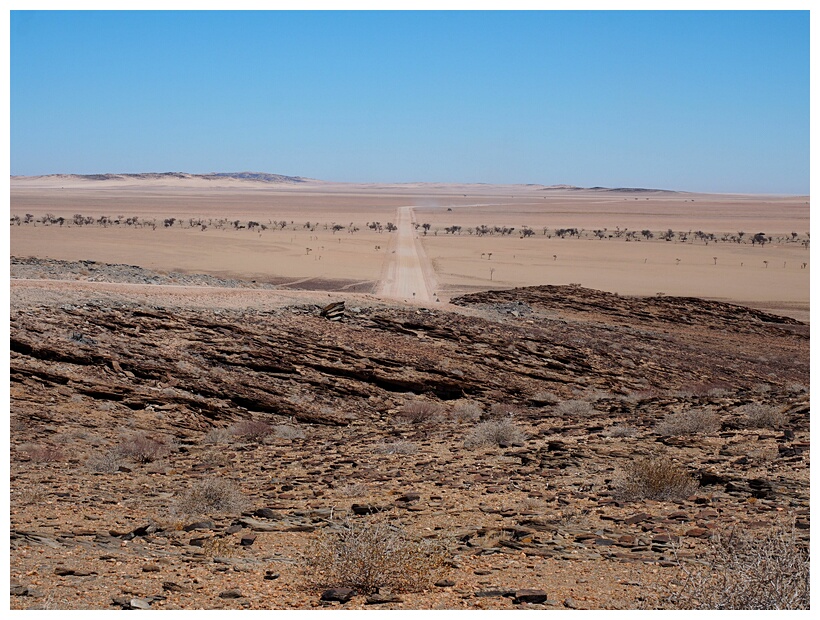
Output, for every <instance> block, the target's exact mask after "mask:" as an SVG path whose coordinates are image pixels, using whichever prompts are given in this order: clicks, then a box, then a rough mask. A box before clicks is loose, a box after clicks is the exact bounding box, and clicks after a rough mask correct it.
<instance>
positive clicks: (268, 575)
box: [10, 287, 809, 609]
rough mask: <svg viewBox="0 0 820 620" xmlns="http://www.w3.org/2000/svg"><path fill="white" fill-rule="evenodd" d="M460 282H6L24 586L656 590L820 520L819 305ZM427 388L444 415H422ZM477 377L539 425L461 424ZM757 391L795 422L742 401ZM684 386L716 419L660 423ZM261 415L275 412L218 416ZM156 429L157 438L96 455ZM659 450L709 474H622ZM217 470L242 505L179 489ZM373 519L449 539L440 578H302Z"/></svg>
mask: <svg viewBox="0 0 820 620" xmlns="http://www.w3.org/2000/svg"><path fill="white" fill-rule="evenodd" d="M453 304H454V305H455V306H456V307H455V308H453V309H450V308H447V309H445V308H442V309H438V308H436V309H433V308H421V307H418V308H417V307H389V306H380V305H373V306H365V305H360V306H354V305H351V304H348V305H347V307H346V310H345V312H344V316H343V317H342V319H341V320H340V321H334V322H331V321H329V320H327V319H326V318H324V317H322V316H321V310H322V308H321V306H318V305H313V304H303V305H296V306H289V307H284V308H280V309H276V310H265V311H260V310H255V309H253V308H247V309H243V310H231V309H213V310H211V311H204V310H201V309H199V310H192V309H185V308H166V307H160V306H153V307H148V306H146V305H145V304H137V303H134V302H131V301H129V300H128V299H127V298H123V300H122V301H119V302H115V301H111V300H106V301H99V300H96V301H95V300H94V299H85V300H83V299H71V300H69V301H67V303H64V304H61V305H43V306H31V305H20V304H17V305H16V304H15V303H14V302H13V303H12V309H11V354H10V378H11V387H10V392H11V451H12V454H11V485H12V498H11V545H12V553H11V578H12V590H11V607H12V608H25V607H37V606H41V605H43V604H45V603H47V604H49V605H53V606H56V607H58V608H72V607H73V608H129V609H133V608H137V609H139V608H160V609H173V608H203V607H204V608H260V609H265V608H310V607H321V606H326V605H331V606H338V605H342V606H343V607H344V608H345V609H348V608H363V607H373V606H376V607H381V608H388V609H393V608H395V609H401V608H433V607H438V608H449V609H459V608H501V609H504V608H514V607H529V608H532V607H543V608H550V607H569V608H635V607H659V606H662V605H663V603H664V600H665V598H664V597H665V596H666V595H668V588H669V587H670V586H668V585H667V584H668V582H669V581H670V580H673V579H674V577H675V575H676V574H677V573H676V572H675V571H677V570H678V568H677V567H678V564H679V562H680V561H682V560H684V561H686V560H687V559H690V560H691V559H694V558H695V557H697V555H698V553H699V552H700V550H701V549H702V548H703V547H704V545H706V544H707V542H708V539H709V537H710V536H711V535H712V534H713V533H714V532H717V531H724V530H726V529H727V528H741V529H743V530H749V531H755V530H764V529H765V528H767V527H770V526H772V525H773V524H775V523H777V522H781V521H783V520H784V519H785V520H793V521H794V522H795V523H796V525H797V528H798V529H797V531H798V533H799V536H800V537H801V538H802V540H803V542H804V544H807V543H808V533H809V530H808V527H809V400H808V388H807V386H808V384H809V355H808V344H809V341H808V328H807V326H805V325H802V324H800V323H799V322H796V321H793V320H791V319H782V318H780V317H776V316H773V315H766V314H764V313H760V312H756V311H751V310H749V309H746V308H741V307H738V306H731V305H728V304H716V303H711V302H703V301H702V300H691V299H685V300H682V299H674V298H651V299H636V298H626V297H619V296H615V295H610V294H607V293H602V292H600V291H591V290H588V289H583V288H580V287H535V288H530V289H517V290H513V291H495V292H488V293H478V294H473V295H467V296H464V297H461V298H459V299H456V300H453ZM459 307H461V308H465V309H468V310H469V312H467V311H466V310H459ZM416 401H424V402H430V403H436V404H438V405H439V406H440V413H439V414H438V415H436V416H433V417H431V418H430V419H428V420H421V421H416V422H411V421H408V420H407V419H406V418H403V417H402V415H401V412H402V408H403V407H404V406H405V405H406V404H407V403H408V402H416ZM465 402H469V403H470V404H471V405H473V406H474V409H473V411H475V410H478V411H480V412H481V413H480V416H481V418H482V419H487V420H492V419H498V418H499V416H500V417H503V418H507V419H511V420H512V421H513V422H514V423H515V424H516V426H517V427H518V428H520V429H521V430H522V431H523V436H522V439H521V440H515V441H511V442H509V443H504V442H502V443H501V444H499V445H495V446H484V447H478V448H467V447H466V446H465V438H467V437H468V436H469V435H470V433H471V432H473V430H474V428H475V426H476V424H478V423H479V419H478V417H477V416H478V414H476V417H470V416H469V415H462V414H459V413H458V412H459V411H465V409H463V408H461V409H460V408H459V406H460V405H462V404H464V403H465ZM567 403H570V404H573V405H574V406H573V407H568V406H566V404H567ZM579 403H580V404H579ZM751 405H758V406H767V407H770V408H772V409H773V410H776V411H777V412H778V413H779V414H780V418H779V419H780V420H781V423H779V424H777V425H775V426H773V427H769V428H765V427H764V428H761V427H753V426H750V425H749V423H748V420H747V418H746V416H745V413H744V411H745V409H744V408H747V407H749V406H751ZM690 411H708V412H710V413H711V414H714V415H715V416H717V418H718V419H719V424H718V426H717V427H716V428H715V429H713V430H709V431H708V432H695V433H688V434H684V435H676V434H668V433H662V432H659V426H660V425H661V423H662V422H664V420H667V419H668V418H669V416H670V415H674V414H681V413H686V412H690ZM247 421H255V422H259V421H262V422H265V423H268V424H271V425H274V426H275V428H276V429H278V430H277V431H276V432H271V433H269V434H267V435H266V436H265V437H264V438H258V439H252V438H249V437H248V436H240V435H236V434H234V435H230V434H228V435H223V436H222V438H221V439H220V440H217V439H215V437H216V435H215V433H214V431H215V430H220V429H223V430H230V429H232V428H236V425H237V424H240V423H242V422H247ZM288 429H289V430H288ZM143 435H147V436H150V437H153V438H154V439H156V440H157V441H159V442H160V443H162V444H163V445H165V446H166V447H167V450H165V451H164V453H163V454H162V455H161V456H157V458H150V459H145V460H144V461H141V460H139V459H136V460H135V459H131V460H126V461H123V462H119V463H117V466H116V467H115V468H111V469H109V470H107V471H99V469H100V468H99V467H96V468H95V467H94V464H95V463H98V462H99V460H100V457H101V456H103V455H105V454H110V451H111V450H112V449H114V448H116V447H117V446H121V445H122V444H123V442H128V441H132V442H133V441H134V440H135V439H134V438H135V437H140V436H143ZM656 453H661V454H664V455H667V456H669V457H670V458H672V459H673V460H674V461H675V462H677V463H679V464H680V465H681V466H682V467H683V468H685V469H686V470H687V471H688V472H689V474H690V475H691V476H692V477H693V478H694V479H695V480H696V481H697V483H698V488H697V490H696V491H695V492H694V493H692V494H691V495H689V496H688V497H686V498H682V499H678V500H675V501H668V500H666V501H656V500H633V499H629V498H626V499H625V498H623V497H622V496H621V495H620V494H619V493H618V483H619V480H620V477H621V476H622V475H623V471H624V468H625V466H626V465H627V464H628V463H630V462H632V460H633V459H634V458H635V457H636V456H648V455H651V454H656ZM204 479H225V480H231V481H233V482H234V483H235V484H236V485H238V486H239V487H240V488H241V490H242V493H243V495H244V497H245V505H244V506H243V507H242V509H237V510H235V511H233V512H232V513H229V514H219V515H206V516H205V517H203V518H194V517H185V516H184V515H180V514H179V513H178V511H175V506H176V502H178V499H179V497H180V496H181V495H183V494H184V492H185V491H186V490H187V489H189V488H190V487H191V485H192V484H193V483H194V482H195V481H199V480H204ZM378 518H389V519H390V520H391V522H393V523H395V524H398V525H401V526H403V527H405V528H407V529H408V530H409V531H412V532H415V533H417V534H418V535H419V536H424V537H434V538H436V539H437V540H440V541H443V542H444V543H445V544H446V545H447V548H448V550H449V554H450V556H449V557H450V561H449V564H448V566H447V571H446V574H445V575H443V576H442V578H441V579H440V584H441V585H437V586H435V587H434V588H433V590H432V591H427V592H422V593H381V594H379V595H376V596H371V597H364V596H358V595H351V596H347V598H346V600H344V601H341V600H338V599H329V600H328V599H325V600H322V599H323V597H322V596H320V595H321V594H322V593H321V592H316V591H312V590H311V589H310V588H309V587H307V586H305V584H304V579H303V577H304V575H303V571H302V570H301V568H300V567H301V558H302V557H303V555H302V554H303V553H305V550H306V549H307V545H308V543H309V542H310V540H311V537H313V536H315V535H316V533H317V532H318V531H320V530H326V529H328V528H330V529H332V528H338V527H340V526H341V524H342V522H343V521H344V520H345V519H353V520H355V519H364V520H369V519H378ZM604 576H606V577H604ZM604 578H605V579H606V586H605V587H602V586H601V585H598V583H597V582H598V580H602V579H604ZM664 588H667V589H666V590H665V589H664ZM342 598H345V597H342Z"/></svg>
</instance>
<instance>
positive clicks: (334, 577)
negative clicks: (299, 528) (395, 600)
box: [303, 521, 446, 594]
mask: <svg viewBox="0 0 820 620" xmlns="http://www.w3.org/2000/svg"><path fill="white" fill-rule="evenodd" d="M445 559H446V555H445V549H444V547H443V546H442V545H441V544H439V543H438V542H436V541H432V540H427V539H422V540H415V539H414V538H412V537H411V536H409V535H408V534H407V533H406V532H405V531H404V530H402V529H400V528H398V527H395V526H393V525H391V524H389V523H387V522H384V521H376V522H367V521H360V522H352V521H347V522H345V523H343V524H342V528H341V530H338V531H328V530H323V531H321V532H320V533H319V534H318V536H316V538H314V539H313V541H312V542H311V544H310V546H309V547H308V549H307V552H306V554H305V556H304V561H303V566H304V569H305V573H306V575H307V578H308V581H309V583H310V585H311V586H313V587H316V588H327V587H344V588H352V589H354V590H356V591H357V592H359V593H361V594H371V593H373V592H377V591H379V590H381V589H386V590H390V591H393V592H402V591H403V592H418V591H421V590H424V589H426V588H428V587H430V585H431V584H432V583H433V581H435V579H436V578H438V577H439V575H440V574H441V572H442V569H443V566H444V561H445Z"/></svg>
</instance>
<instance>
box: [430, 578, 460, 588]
mask: <svg viewBox="0 0 820 620" xmlns="http://www.w3.org/2000/svg"><path fill="white" fill-rule="evenodd" d="M433 585H434V586H436V587H437V588H451V587H453V586H454V585H456V582H455V581H453V580H452V579H441V580H439V581H437V582H436V583H434V584H433Z"/></svg>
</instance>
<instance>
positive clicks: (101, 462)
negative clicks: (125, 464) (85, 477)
mask: <svg viewBox="0 0 820 620" xmlns="http://www.w3.org/2000/svg"><path fill="white" fill-rule="evenodd" d="M122 460H123V459H122V456H121V455H120V452H119V450H108V451H106V452H98V453H94V454H92V455H91V456H89V457H88V458H87V459H86V461H85V467H86V469H88V470H89V471H92V472H96V473H99V474H113V473H116V472H117V471H119V469H120V465H122Z"/></svg>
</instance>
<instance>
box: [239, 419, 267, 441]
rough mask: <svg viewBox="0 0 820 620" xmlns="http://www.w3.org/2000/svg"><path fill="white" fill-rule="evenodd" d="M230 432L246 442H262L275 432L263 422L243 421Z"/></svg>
mask: <svg viewBox="0 0 820 620" xmlns="http://www.w3.org/2000/svg"><path fill="white" fill-rule="evenodd" d="M229 430H230V431H231V433H232V434H233V435H236V436H237V437H241V438H242V439H244V440H245V441H255V442H260V441H262V440H263V439H265V437H267V436H268V435H270V434H271V433H272V432H273V427H272V426H271V425H270V424H268V423H267V422H263V421H262V420H242V421H241V422H237V423H236V424H233V425H231V428H230V429H229Z"/></svg>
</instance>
